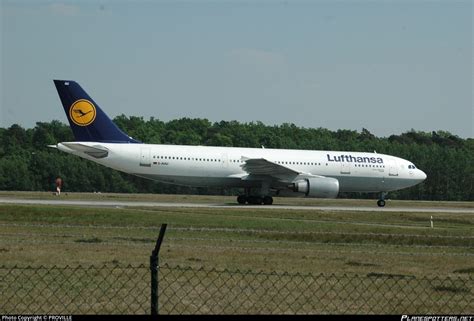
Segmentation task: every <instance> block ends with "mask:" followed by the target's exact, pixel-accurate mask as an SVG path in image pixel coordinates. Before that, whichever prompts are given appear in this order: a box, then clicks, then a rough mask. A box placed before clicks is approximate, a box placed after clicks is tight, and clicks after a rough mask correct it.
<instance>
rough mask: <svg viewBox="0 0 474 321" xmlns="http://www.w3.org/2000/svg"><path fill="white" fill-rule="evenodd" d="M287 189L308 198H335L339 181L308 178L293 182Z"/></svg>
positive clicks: (327, 178) (326, 178)
mask: <svg viewBox="0 0 474 321" xmlns="http://www.w3.org/2000/svg"><path fill="white" fill-rule="evenodd" d="M289 188H290V189H291V190H293V192H297V193H304V194H305V196H308V197H317V198H336V197H337V194H338V193H339V181H338V180H337V179H335V178H331V177H310V178H305V179H302V180H298V181H296V182H294V183H293V184H291V185H290V186H289Z"/></svg>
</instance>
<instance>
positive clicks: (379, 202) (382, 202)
mask: <svg viewBox="0 0 474 321" xmlns="http://www.w3.org/2000/svg"><path fill="white" fill-rule="evenodd" d="M377 205H378V206H379V207H384V206H385V201H384V200H378V201H377Z"/></svg>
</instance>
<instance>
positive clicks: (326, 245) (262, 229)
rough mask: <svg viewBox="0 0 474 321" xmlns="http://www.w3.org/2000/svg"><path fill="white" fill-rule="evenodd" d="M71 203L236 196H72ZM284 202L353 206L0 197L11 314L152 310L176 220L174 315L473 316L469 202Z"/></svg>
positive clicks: (169, 259) (167, 286) (168, 266)
mask: <svg viewBox="0 0 474 321" xmlns="http://www.w3.org/2000/svg"><path fill="white" fill-rule="evenodd" d="M1 197H9V198H11V197H18V198H23V199H25V198H26V199H53V198H54V199H57V197H55V196H52V195H51V194H50V193H12V192H0V198H1ZM61 199H80V200H94V201H97V200H98V199H102V200H109V201H110V200H119V201H156V202H196V203H219V204H223V203H229V204H231V203H234V201H235V200H234V197H215V196H202V197H201V196H178V195H120V194H72V193H70V194H68V195H67V196H66V195H64V197H61ZM275 203H277V204H289V205H295V204H304V205H319V206H325V205H327V206H348V210H347V211H331V210H324V211H323V210H314V211H313V210H307V209H306V210H299V209H293V210H288V209H278V208H277V207H276V208H271V209H268V208H265V207H262V208H257V209H255V208H245V207H244V208H241V207H236V208H225V209H224V208H218V207H211V208H190V207H182V208H180V207H172V208H166V207H146V208H145V207H139V206H136V207H125V208H123V207H121V208H104V207H102V208H91V207H79V206H46V205H0V262H1V263H0V266H4V267H6V268H2V267H0V283H3V284H0V285H1V286H2V288H4V290H2V292H3V293H2V294H1V295H0V301H4V302H6V303H4V304H5V305H2V302H0V310H2V309H4V310H5V311H8V312H9V313H56V314H57V313H63V314H64V313H148V312H149V305H148V304H149V297H148V294H149V270H148V268H147V267H148V263H149V256H150V254H151V251H152V250H153V248H154V244H155V241H156V238H157V236H158V232H159V229H160V226H161V224H162V223H167V224H168V230H167V233H166V236H165V240H164V243H163V246H162V250H161V255H160V265H161V266H163V268H162V269H161V272H160V278H161V280H160V284H161V285H162V287H163V291H164V292H163V295H162V296H160V306H162V310H161V311H162V312H164V313H248V312H250V313H361V312H362V313H374V312H375V313H396V314H401V313H408V312H410V313H441V314H446V313H472V309H473V308H474V306H473V305H472V302H473V300H472V295H473V289H472V280H473V279H472V276H473V274H474V229H473V226H474V214H473V213H472V212H471V211H469V212H462V213H443V212H440V213H423V212H421V211H420V212H416V211H415V212H404V211H402V210H400V211H395V212H387V211H385V212H384V211H371V212H364V211H355V210H351V208H350V207H351V206H353V207H357V206H361V207H362V206H374V207H375V205H374V201H373V200H306V199H297V200H295V199H276V201H275ZM388 206H391V207H394V208H397V207H400V208H402V207H414V208H420V210H422V209H423V207H438V208H449V207H456V208H467V209H469V208H472V203H453V204H451V203H448V202H443V203H438V202H400V201H398V202H395V201H394V202H390V203H389V205H388ZM430 216H433V218H434V228H431V227H430ZM92 265H94V266H96V267H98V268H90V267H91V266H92ZM128 265H133V266H135V267H137V266H139V265H141V267H138V268H129V267H127V266H128ZM13 266H20V267H23V268H20V269H10V268H9V267H13ZM27 266H32V267H35V268H34V269H29V268H26V269H24V267H27ZM40 266H43V267H41V268H40V269H37V267H40ZM53 266H54V268H52V269H51V267H53ZM66 266H69V268H64V269H63V268H62V267H66ZM79 266H82V267H83V268H79ZM103 266H108V268H105V269H104V268H101V267H103ZM176 266H181V267H191V268H192V269H191V270H188V269H187V268H179V267H178V268H176ZM57 267H60V268H59V269H58V268H57ZM173 267H174V268H173ZM201 268H204V269H203V270H202V269H201ZM215 269H217V270H220V271H223V270H226V271H240V272H237V273H234V272H232V273H231V272H224V273H221V272H216V270H215ZM245 271H252V272H245ZM274 272H277V274H275V273H274ZM287 273H290V274H287ZM308 273H309V274H311V275H312V276H305V275H308ZM291 275H293V276H291ZM450 278H452V279H450ZM433 280H434V281H433ZM282 282H283V283H282ZM204 285H205V286H204Z"/></svg>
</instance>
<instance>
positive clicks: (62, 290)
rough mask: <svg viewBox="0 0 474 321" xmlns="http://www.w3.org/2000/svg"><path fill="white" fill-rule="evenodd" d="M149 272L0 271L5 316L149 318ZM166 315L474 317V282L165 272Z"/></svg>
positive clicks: (161, 280) (162, 298)
mask: <svg viewBox="0 0 474 321" xmlns="http://www.w3.org/2000/svg"><path fill="white" fill-rule="evenodd" d="M150 272H151V269H150V267H148V266H144V265H139V266H107V265H106V266H101V267H94V266H91V267H82V266H77V267H13V268H7V267H0V313H7V314H32V313H34V314H46V313H50V314H71V313H72V314H76V313H77V314H90V313H94V314H95V313H100V314H105V313H106V314H114V313H120V314H149V313H150V305H151V293H152V291H151V288H150V286H151V284H152V282H151V277H150ZM157 284H158V291H157V293H158V312H159V313H162V314H217V313H219V314H234V313H239V314H240V313H252V314H260V313H265V314H286V313H290V314H293V313H302V314H304V313H314V314H324V313H330V314H333V313H351V314H352V313H377V314H379V313H390V314H460V313H462V314H472V313H474V297H473V289H474V287H473V285H474V279H473V277H472V276H464V277H463V276H459V277H446V278H441V277H407V276H397V275H385V274H375V273H371V274H368V275H335V274H330V275H324V274H320V275H312V274H289V273H266V272H258V273H256V272H250V271H249V272H243V271H228V270H216V269H204V268H199V269H197V268H184V267H179V266H168V265H163V266H161V267H160V268H159V269H158V282H157Z"/></svg>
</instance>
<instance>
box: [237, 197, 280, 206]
mask: <svg viewBox="0 0 474 321" xmlns="http://www.w3.org/2000/svg"><path fill="white" fill-rule="evenodd" d="M237 203H239V204H242V205H244V204H249V205H262V204H263V205H272V204H273V197H271V196H263V197H262V196H252V195H249V196H247V195H239V196H238V197H237Z"/></svg>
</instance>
